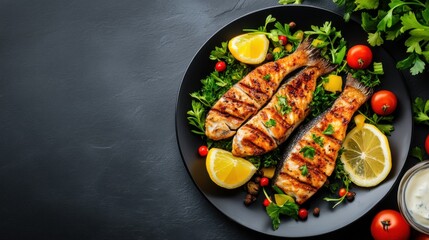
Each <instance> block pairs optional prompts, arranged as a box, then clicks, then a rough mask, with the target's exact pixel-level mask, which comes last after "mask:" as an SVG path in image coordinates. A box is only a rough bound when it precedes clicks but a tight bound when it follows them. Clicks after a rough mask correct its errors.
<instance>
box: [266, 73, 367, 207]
mask: <svg viewBox="0 0 429 240" xmlns="http://www.w3.org/2000/svg"><path fill="white" fill-rule="evenodd" d="M371 94H372V90H370V89H368V88H365V87H364V86H363V85H361V84H360V83H359V82H358V81H357V80H356V79H353V78H352V77H351V76H350V75H349V76H348V77H347V83H346V87H345V89H344V90H343V93H342V94H341V95H340V96H339V97H338V99H337V100H336V101H335V102H334V104H333V105H332V107H331V108H330V109H328V110H327V111H326V112H325V113H324V114H322V115H321V116H319V117H318V118H316V119H314V120H312V121H311V122H310V123H308V125H307V126H305V127H303V128H304V129H303V130H302V132H300V133H299V134H297V135H296V136H295V137H294V139H292V141H291V144H290V145H289V147H288V148H287V150H286V153H285V157H284V158H283V161H282V162H281V163H280V164H279V166H278V168H277V172H276V176H275V178H274V185H276V186H277V187H279V188H280V189H282V190H283V191H284V192H285V193H286V194H289V195H291V196H293V197H294V198H295V199H296V202H297V203H298V204H302V203H304V202H305V201H306V200H308V199H309V198H310V197H311V196H313V195H314V194H315V193H316V192H317V190H318V189H320V188H321V187H322V186H323V184H324V183H325V182H326V179H327V178H328V177H329V176H330V175H331V174H332V172H333V171H334V168H335V161H336V158H337V155H338V152H339V150H340V148H341V144H342V141H343V140H344V138H345V135H346V130H347V125H348V123H349V122H350V120H351V118H352V116H353V114H354V113H355V112H356V111H357V110H358V109H359V107H360V106H361V105H362V104H363V103H364V102H365V101H366V100H367V99H368V97H369V96H370V95H371ZM329 125H331V126H333V129H334V132H333V134H332V135H326V134H324V133H323V132H324V131H325V130H326V129H327V128H328V126H329ZM318 137H320V138H323V141H322V142H323V144H319V143H317V142H316V141H315V140H314V139H315V138H318ZM305 147H310V148H313V149H314V150H315V154H314V157H313V158H310V157H308V156H307V157H306V156H304V154H303V153H302V152H301V150H302V149H304V148H305ZM304 165H305V166H306V168H307V169H308V173H307V174H306V175H305V174H303V172H302V168H301V167H302V166H304Z"/></svg>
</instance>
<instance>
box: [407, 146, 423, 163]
mask: <svg viewBox="0 0 429 240" xmlns="http://www.w3.org/2000/svg"><path fill="white" fill-rule="evenodd" d="M423 154H424V153H423V149H422V148H420V147H414V148H412V149H411V152H410V155H411V156H413V157H415V158H417V159H418V160H420V161H423Z"/></svg>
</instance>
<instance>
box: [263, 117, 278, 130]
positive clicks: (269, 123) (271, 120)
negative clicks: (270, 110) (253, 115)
mask: <svg viewBox="0 0 429 240" xmlns="http://www.w3.org/2000/svg"><path fill="white" fill-rule="evenodd" d="M265 126H266V127H267V128H270V127H274V126H276V120H274V119H272V118H270V120H268V121H266V122H265Z"/></svg>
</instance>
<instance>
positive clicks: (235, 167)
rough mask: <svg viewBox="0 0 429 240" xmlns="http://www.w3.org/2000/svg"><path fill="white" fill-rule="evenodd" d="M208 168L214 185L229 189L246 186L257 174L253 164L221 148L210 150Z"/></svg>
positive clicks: (207, 160)
mask: <svg viewBox="0 0 429 240" xmlns="http://www.w3.org/2000/svg"><path fill="white" fill-rule="evenodd" d="M206 168H207V172H208V173H209V176H210V178H211V180H212V181H213V182H214V183H216V184H217V185H219V186H221V187H223V188H228V189H233V188H237V187H240V186H242V185H244V184H245V183H246V182H248V181H249V180H250V178H252V176H253V174H254V173H255V172H256V167H255V166H254V165H253V164H252V163H251V162H249V161H247V160H246V159H244V158H240V157H235V156H234V155H232V153H231V152H228V151H225V150H223V149H219V148H212V149H210V151H209V153H208V154H207V158H206Z"/></svg>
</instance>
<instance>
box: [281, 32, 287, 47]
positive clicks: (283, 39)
mask: <svg viewBox="0 0 429 240" xmlns="http://www.w3.org/2000/svg"><path fill="white" fill-rule="evenodd" d="M279 42H280V44H281V45H283V46H284V45H286V43H287V37H286V36H284V35H280V36H279Z"/></svg>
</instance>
